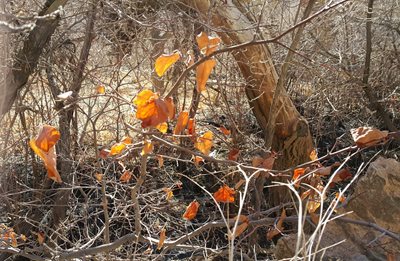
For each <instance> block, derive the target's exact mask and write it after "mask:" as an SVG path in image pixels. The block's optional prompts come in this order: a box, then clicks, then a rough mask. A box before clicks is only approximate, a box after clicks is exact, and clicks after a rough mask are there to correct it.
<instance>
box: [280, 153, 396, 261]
mask: <svg viewBox="0 0 400 261" xmlns="http://www.w3.org/2000/svg"><path fill="white" fill-rule="evenodd" d="M339 211H340V212H342V213H346V212H350V211H352V213H351V214H349V215H347V216H346V218H350V219H354V220H362V221H366V222H370V223H373V224H376V225H378V226H379V227H381V228H384V229H387V230H389V231H391V232H394V233H396V234H400V162H398V161H396V160H394V159H385V158H378V159H377V160H376V161H374V162H373V163H371V164H370V166H369V168H368V170H367V172H366V174H365V175H364V176H363V177H362V178H360V179H359V180H358V181H356V185H355V188H354V191H353V193H352V195H351V199H350V201H349V203H348V205H347V206H346V207H345V208H344V209H341V210H339ZM341 240H346V241H345V242H344V243H342V244H340V245H338V246H335V247H332V248H329V249H327V251H326V252H325V253H324V257H325V258H326V259H327V260H329V259H341V260H390V259H388V256H392V257H394V259H391V260H400V242H399V241H397V240H395V239H393V238H391V237H389V236H387V235H385V234H384V233H382V232H379V231H377V230H376V229H374V228H372V227H367V226H361V225H356V224H350V223H345V222H343V221H340V220H338V221H335V222H330V223H329V224H328V226H327V228H326V230H325V231H324V234H323V237H322V240H321V242H320V245H319V249H322V248H324V247H328V246H331V245H333V244H335V243H337V242H340V241H341ZM295 245H296V235H289V236H287V237H283V238H282V239H280V240H279V241H278V243H277V246H276V250H275V255H276V257H277V258H278V259H282V258H288V257H292V256H293V253H294V252H295ZM396 258H397V259H396Z"/></svg>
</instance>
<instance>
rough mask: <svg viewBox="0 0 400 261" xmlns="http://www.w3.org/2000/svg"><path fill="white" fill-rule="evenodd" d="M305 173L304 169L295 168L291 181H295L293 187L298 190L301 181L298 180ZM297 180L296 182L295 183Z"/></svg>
mask: <svg viewBox="0 0 400 261" xmlns="http://www.w3.org/2000/svg"><path fill="white" fill-rule="evenodd" d="M305 173H306V169H304V168H297V169H295V170H294V171H293V177H292V181H296V184H295V187H296V188H298V187H299V186H300V183H301V181H300V180H298V179H299V178H300V177H301V176H303V175H304V174H305ZM297 180H298V181H297Z"/></svg>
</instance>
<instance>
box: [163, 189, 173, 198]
mask: <svg viewBox="0 0 400 261" xmlns="http://www.w3.org/2000/svg"><path fill="white" fill-rule="evenodd" d="M163 191H164V192H165V198H166V199H167V201H170V200H171V199H172V198H173V197H174V192H173V191H172V189H170V188H163Z"/></svg>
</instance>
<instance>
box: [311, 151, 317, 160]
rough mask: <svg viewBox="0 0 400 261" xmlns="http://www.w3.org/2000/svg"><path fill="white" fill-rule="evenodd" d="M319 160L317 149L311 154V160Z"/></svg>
mask: <svg viewBox="0 0 400 261" xmlns="http://www.w3.org/2000/svg"><path fill="white" fill-rule="evenodd" d="M317 159H318V153H317V150H316V149H313V150H312V151H311V153H310V160H317Z"/></svg>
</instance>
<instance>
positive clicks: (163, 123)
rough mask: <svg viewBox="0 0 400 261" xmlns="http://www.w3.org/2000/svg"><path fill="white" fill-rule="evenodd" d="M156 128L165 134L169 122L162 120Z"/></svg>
mask: <svg viewBox="0 0 400 261" xmlns="http://www.w3.org/2000/svg"><path fill="white" fill-rule="evenodd" d="M156 129H157V130H159V131H160V132H161V133H163V134H165V133H167V131H168V123H166V122H162V123H160V124H158V125H157V126H156Z"/></svg>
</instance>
